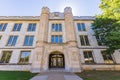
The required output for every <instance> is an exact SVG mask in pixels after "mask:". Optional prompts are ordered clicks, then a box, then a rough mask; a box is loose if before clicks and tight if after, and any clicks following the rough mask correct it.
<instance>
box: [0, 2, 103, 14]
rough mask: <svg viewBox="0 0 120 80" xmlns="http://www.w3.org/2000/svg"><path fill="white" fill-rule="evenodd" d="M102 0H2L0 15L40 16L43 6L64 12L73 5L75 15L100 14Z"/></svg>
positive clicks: (52, 10) (53, 10)
mask: <svg viewBox="0 0 120 80" xmlns="http://www.w3.org/2000/svg"><path fill="white" fill-rule="evenodd" d="M99 4H100V0H0V16H40V13H41V8H42V7H43V6H47V7H48V8H49V9H50V11H51V12H63V11H64V8H65V7H71V8H72V12H73V15H74V16H95V15H97V14H100V13H101V11H100V9H99Z"/></svg>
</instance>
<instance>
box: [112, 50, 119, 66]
mask: <svg viewBox="0 0 120 80" xmlns="http://www.w3.org/2000/svg"><path fill="white" fill-rule="evenodd" d="M113 55H114V59H115V62H116V63H117V64H120V49H118V50H115V52H114V53H113Z"/></svg>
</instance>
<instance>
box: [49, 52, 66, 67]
mask: <svg viewBox="0 0 120 80" xmlns="http://www.w3.org/2000/svg"><path fill="white" fill-rule="evenodd" d="M49 68H65V61H64V54H61V53H59V52H54V53H52V54H50V55H49Z"/></svg>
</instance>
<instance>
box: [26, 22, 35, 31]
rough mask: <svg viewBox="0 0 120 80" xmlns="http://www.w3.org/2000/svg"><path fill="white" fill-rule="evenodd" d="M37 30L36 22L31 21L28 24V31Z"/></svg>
mask: <svg viewBox="0 0 120 80" xmlns="http://www.w3.org/2000/svg"><path fill="white" fill-rule="evenodd" d="M35 30H36V23H30V24H29V25H28V29H27V31H35Z"/></svg>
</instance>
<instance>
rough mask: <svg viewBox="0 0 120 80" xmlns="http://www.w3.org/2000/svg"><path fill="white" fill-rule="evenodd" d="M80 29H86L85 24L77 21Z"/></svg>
mask: <svg viewBox="0 0 120 80" xmlns="http://www.w3.org/2000/svg"><path fill="white" fill-rule="evenodd" d="M77 28H78V31H85V24H84V23H77Z"/></svg>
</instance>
